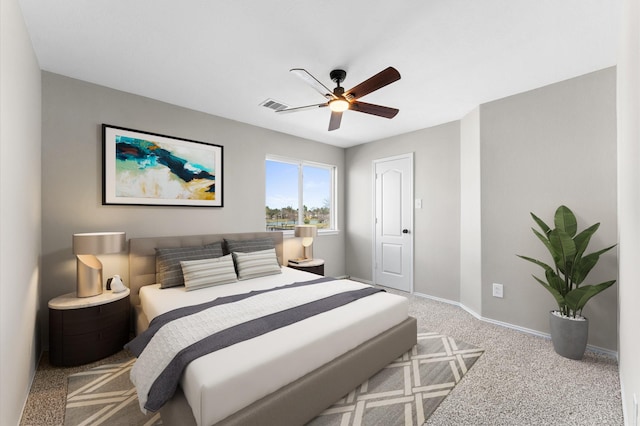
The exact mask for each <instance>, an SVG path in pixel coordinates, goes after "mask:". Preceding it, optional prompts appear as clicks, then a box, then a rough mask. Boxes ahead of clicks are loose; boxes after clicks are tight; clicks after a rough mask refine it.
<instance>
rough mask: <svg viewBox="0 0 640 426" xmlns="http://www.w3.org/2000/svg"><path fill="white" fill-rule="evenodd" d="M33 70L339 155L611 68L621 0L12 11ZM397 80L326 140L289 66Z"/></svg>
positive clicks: (94, 5)
mask: <svg viewBox="0 0 640 426" xmlns="http://www.w3.org/2000/svg"><path fill="white" fill-rule="evenodd" d="M19 2H20V5H21V7H22V10H23V13H24V17H25V21H26V23H27V27H28V30H29V33H30V35H31V38H32V41H33V46H34V49H35V51H36V55H37V57H38V61H39V63H40V66H41V68H42V69H43V70H46V71H51V72H54V73H58V74H62V75H66V76H70V77H73V78H77V79H81V80H85V81H89V82H92V83H96V84H100V85H104V86H107V87H111V88H114V89H118V90H123V91H126V92H130V93H135V94H138V95H142V96H147V97H149V98H153V99H158V100H161V101H165V102H169V103H171V104H175V105H180V106H183V107H187V108H191V109H194V110H198V111H203V112H206V113H209V114H214V115H217V116H221V117H226V118H229V119H232V120H237V121H240V122H243V123H249V124H253V125H256V126H260V127H264V128H267V129H272V130H276V131H279V132H284V133H288V134H292V135H296V136H300V137H303V138H308V139H312V140H316V141H320V142H324V143H328V144H331V145H336V146H340V147H349V146H353V145H357V144H360V143H365V142H370V141H374V140H379V139H382V138H386V137H389V136H394V135H398V134H402V133H406V132H410V131H413V130H417V129H421V128H425V127H430V126H434V125H437V124H441V123H446V122H449V121H453V120H457V119H460V118H461V117H463V116H464V115H465V114H466V113H468V112H469V111H470V110H472V109H473V108H475V107H476V106H478V105H479V104H482V103H484V102H487V101H491V100H495V99H499V98H503V97H505V96H509V95H512V94H516V93H520V92H523V91H526V90H530V89H534V88H537V87H541V86H544V85H547V84H550V83H554V82H557V81H561V80H565V79H568V78H571V77H575V76H578V75H582V74H586V73H588V72H591V71H595V70H599V69H603V68H606V67H609V66H612V65H615V64H616V45H617V36H618V22H619V19H618V16H619V13H620V9H621V7H620V0H429V1H426V0H404V1H400V0H396V1H384V2H383V1H379V0H349V1H344V0H342V1H340V0H322V1H310V0H270V1H264V0H263V1H259V0H233V1H222V0H218V1H215V0H180V1H178V0H56V1H51V0H19ZM387 66H393V67H395V68H397V69H398V71H400V74H401V75H402V79H401V80H400V81H397V82H395V83H393V84H391V85H389V86H386V87H384V88H382V89H380V90H378V91H376V92H375V93H372V94H370V95H368V96H366V97H363V98H362V100H363V101H364V102H369V103H377V104H381V105H385V106H391V107H395V108H399V109H400V113H399V114H398V115H397V116H396V117H395V118H394V119H392V120H388V119H385V118H380V117H376V116H371V115H367V114H362V113H358V112H354V111H347V112H345V113H344V116H343V119H342V126H341V128H340V129H338V130H336V131H332V132H328V131H327V126H328V124H329V114H330V113H329V111H328V110H327V109H326V108H323V109H318V110H312V111H304V112H298V113H292V114H276V113H275V112H273V111H271V110H269V109H267V108H265V107H262V106H259V104H260V103H261V102H262V101H264V100H265V99H267V98H272V99H275V100H277V101H280V102H283V103H285V104H288V105H290V106H302V105H308V104H314V103H321V102H323V100H324V99H323V98H322V97H321V96H320V95H319V94H318V93H317V92H315V91H314V90H313V89H311V88H310V87H309V86H307V85H305V84H304V83H303V82H302V81H301V80H300V79H299V78H297V77H296V76H295V75H293V74H291V73H289V70H290V69H291V68H305V69H306V70H308V71H309V72H310V73H311V74H313V75H314V76H316V78H318V79H319V80H320V81H322V82H323V83H324V84H325V85H326V86H328V87H330V88H333V87H334V83H333V82H331V80H330V79H329V72H330V71H331V70H332V69H335V68H342V69H344V70H346V71H347V79H346V80H345V82H344V83H343V86H345V87H346V88H347V89H348V88H350V87H352V86H355V85H356V84H358V83H360V82H361V81H363V80H365V79H367V78H369V77H371V76H372V75H374V74H376V73H377V72H379V71H381V70H382V69H384V68H386V67H387Z"/></svg>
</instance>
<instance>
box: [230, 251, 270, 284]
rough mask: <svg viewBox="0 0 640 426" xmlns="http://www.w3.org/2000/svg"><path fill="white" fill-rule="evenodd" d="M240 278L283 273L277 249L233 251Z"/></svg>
mask: <svg viewBox="0 0 640 426" xmlns="http://www.w3.org/2000/svg"><path fill="white" fill-rule="evenodd" d="M232 254H233V261H234V262H235V264H236V270H237V271H238V279H239V280H248V279H250V278H257V277H262V276H265V275H273V274H281V273H282V270H281V269H280V264H279V263H278V258H277V257H276V249H273V248H272V249H268V250H260V251H254V252H251V253H240V252H233V253H232Z"/></svg>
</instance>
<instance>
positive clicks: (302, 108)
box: [276, 102, 329, 114]
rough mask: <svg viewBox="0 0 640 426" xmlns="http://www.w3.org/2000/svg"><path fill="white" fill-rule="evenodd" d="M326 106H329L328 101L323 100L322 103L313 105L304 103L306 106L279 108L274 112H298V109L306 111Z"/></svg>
mask: <svg viewBox="0 0 640 426" xmlns="http://www.w3.org/2000/svg"><path fill="white" fill-rule="evenodd" d="M326 106H329V103H328V102H325V103H323V104H314V105H306V106H301V107H294V108H287V109H281V110H279V111H276V112H277V113H280V114H282V113H285V112H298V111H306V110H309V109H315V108H324V107H326Z"/></svg>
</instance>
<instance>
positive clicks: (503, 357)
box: [21, 296, 623, 426]
mask: <svg viewBox="0 0 640 426" xmlns="http://www.w3.org/2000/svg"><path fill="white" fill-rule="evenodd" d="M408 297H409V300H410V312H409V313H410V315H412V316H414V317H416V318H417V320H418V331H419V332H427V331H435V332H438V333H441V334H444V335H447V336H449V337H452V338H454V339H455V340H456V341H461V342H465V343H468V344H471V345H474V346H477V347H480V348H482V349H484V354H483V355H482V356H481V357H480V358H479V359H478V361H477V362H476V363H475V364H474V366H473V368H472V369H471V370H470V371H469V372H468V373H467V374H466V375H465V376H464V377H463V378H462V380H461V381H460V382H459V383H458V384H457V385H456V386H455V388H454V389H453V390H452V391H451V392H450V393H449V395H448V396H447V397H446V398H445V399H444V401H442V403H440V405H439V406H438V408H437V409H436V410H435V412H434V413H433V414H432V415H431V417H429V418H428V419H427V421H426V423H425V424H426V425H430V426H434V425H437V426H448V425H451V426H454V425H455V426H464V425H468V426H471V425H473V426H478V425H496V426H497V425H509V426H514V425H516V426H520V425H522V426H525V425H531V426H533V425H536V426H538V425H559V424H562V425H566V426H572V425H580V426H584V425H594V426H595V425H616V426H619V425H623V419H622V403H621V397H620V382H619V375H618V364H617V361H616V360H615V359H612V358H611V357H608V356H605V355H601V354H597V353H593V352H587V353H586V354H585V357H584V358H583V359H582V360H581V361H574V360H568V359H565V358H562V357H560V356H559V355H557V354H556V353H555V352H554V351H553V347H552V345H551V342H550V341H549V340H547V339H544V338H540V337H536V336H531V335H528V334H524V333H520V332H518V331H515V330H511V329H507V328H504V327H500V326H497V325H494V324H490V323H486V322H483V321H479V320H477V319H475V318H474V317H473V316H471V315H470V314H468V313H467V312H465V311H464V310H462V309H460V308H459V307H456V306H453V305H449V304H446V303H441V302H437V301H433V300H430V299H425V298H421V297H418V296H408ZM127 359H128V355H127V354H126V353H125V352H124V351H123V352H119V353H117V354H115V355H113V356H111V357H109V358H106V359H104V360H101V361H100V362H97V363H93V364H88V365H84V366H81V367H73V368H57V367H52V366H51V365H50V364H49V361H48V356H47V354H46V353H45V354H44V355H43V357H42V359H41V361H40V364H39V366H38V369H37V371H36V374H35V378H34V382H33V385H32V387H31V392H30V394H29V397H28V400H27V404H26V406H25V409H24V413H23V417H22V421H21V425H26V426H39V425H63V424H64V413H65V399H66V393H67V378H68V376H69V375H70V374H73V373H78V372H82V371H85V370H87V369H88V368H93V367H96V366H98V365H103V364H109V363H114V362H122V361H125V360H127Z"/></svg>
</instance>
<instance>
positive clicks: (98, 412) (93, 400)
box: [64, 359, 162, 426]
mask: <svg viewBox="0 0 640 426" xmlns="http://www.w3.org/2000/svg"><path fill="white" fill-rule="evenodd" d="M134 361H135V359H131V360H129V361H126V362H123V363H121V364H105V365H101V366H99V367H95V368H92V369H91V370H87V371H84V372H82V373H77V374H72V375H70V376H69V384H68V387H67V406H66V409H65V412H64V424H65V426H97V425H102V424H104V425H130V426H138V425H140V426H142V425H144V426H155V425H161V424H162V420H161V419H160V414H157V413H156V414H149V415H146V416H145V415H144V414H142V411H140V406H139V405H138V397H137V396H136V389H135V387H133V384H132V383H131V381H130V380H129V372H130V371H131V366H133V362H134Z"/></svg>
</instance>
